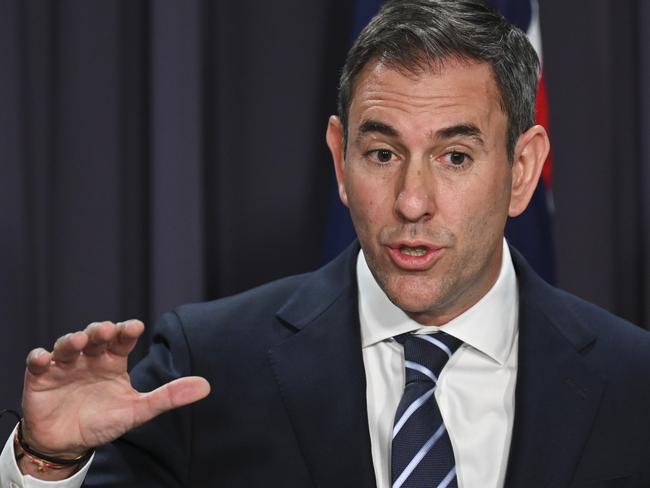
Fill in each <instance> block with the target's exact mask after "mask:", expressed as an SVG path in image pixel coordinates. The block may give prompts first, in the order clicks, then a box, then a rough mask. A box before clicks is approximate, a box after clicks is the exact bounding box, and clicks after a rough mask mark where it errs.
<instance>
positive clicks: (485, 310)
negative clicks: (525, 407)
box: [357, 239, 519, 364]
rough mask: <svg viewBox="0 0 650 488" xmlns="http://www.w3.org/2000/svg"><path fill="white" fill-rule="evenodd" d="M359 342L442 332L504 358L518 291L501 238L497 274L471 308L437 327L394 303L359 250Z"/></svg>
mask: <svg viewBox="0 0 650 488" xmlns="http://www.w3.org/2000/svg"><path fill="white" fill-rule="evenodd" d="M357 283H358V287H359V319H360V322H361V343H362V346H363V347H364V348H365V347H368V346H371V345H373V344H376V343H378V342H381V341H385V340H387V339H390V338H392V337H394V336H397V335H400V334H404V333H406V332H415V333H417V334H419V333H427V334H431V333H434V332H437V331H438V330H440V329H441V328H442V327H444V331H445V332H446V333H448V334H450V335H453V336H454V337H457V338H458V339H461V340H462V341H463V342H464V343H465V344H468V345H470V346H472V347H474V348H475V349H477V350H479V351H481V352H482V353H484V354H486V355H487V356H489V357H490V358H492V359H493V360H495V361H497V362H498V363H500V364H504V363H505V362H506V360H507V359H508V356H509V354H510V350H511V349H512V345H513V343H514V339H515V337H516V334H517V323H518V317H517V316H518V309H519V307H518V302H519V298H518V293H517V278H516V275H515V270H514V266H513V265H512V258H511V257H510V250H509V249H508V244H507V243H506V240H505V239H504V240H503V254H502V260H501V269H500V271H499V277H498V278H497V280H496V282H495V283H494V285H493V286H492V288H490V290H489V291H488V292H487V293H486V294H485V295H484V296H483V298H481V299H480V300H479V301H478V302H477V303H475V304H474V305H473V306H472V307H471V308H469V309H468V310H466V311H465V312H463V313H462V314H461V315H459V316H458V317H456V318H455V319H453V320H451V321H449V322H448V323H446V324H444V325H443V326H440V327H435V326H423V325H422V324H419V323H418V322H415V321H414V320H412V319H411V318H409V317H408V316H407V315H406V313H404V311H402V310H401V309H400V308H398V307H397V306H396V305H394V304H393V303H392V302H391V301H390V299H389V298H388V296H386V294H385V293H384V291H383V290H382V289H381V287H380V286H379V284H378V283H377V281H376V280H375V278H374V276H373V275H372V273H371V272H370V269H369V268H368V264H367V263H366V259H365V257H364V255H363V251H362V250H361V251H359V255H358V257H357Z"/></svg>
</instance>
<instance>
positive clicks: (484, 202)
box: [0, 0, 650, 488]
mask: <svg viewBox="0 0 650 488" xmlns="http://www.w3.org/2000/svg"><path fill="white" fill-rule="evenodd" d="M537 72H538V62H537V58H536V56H535V54H534V51H533V49H532V47H531V46H530V45H529V44H528V41H527V40H526V37H525V35H524V34H523V33H522V32H520V31H518V30H517V29H515V28H513V27H511V26H510V25H508V24H507V23H506V22H505V21H504V20H503V18H501V17H500V16H499V15H498V14H496V13H495V12H494V11H493V10H491V9H489V8H488V7H486V6H484V5H483V4H482V3H480V2H478V1H477V0H462V1H455V0H454V1H452V0H406V1H393V2H389V3H388V4H386V5H385V6H384V7H383V8H382V10H381V12H380V13H379V14H378V16H377V17H375V18H374V19H373V20H372V21H371V23H370V24H369V25H368V26H367V27H366V28H365V29H364V31H363V32H362V33H361V34H360V36H359V39H358V40H357V41H356V43H355V45H354V46H353V48H352V49H351V51H350V53H349V56H348V59H347V61H346V65H345V67H344V70H343V74H342V77H341V86H340V103H339V117H331V118H330V121H329V124H328V128H327V143H328V146H329V148H330V150H331V152H332V156H333V160H334V167H335V171H336V176H337V181H338V185H339V193H340V196H341V199H342V201H343V202H344V203H345V204H346V205H347V206H348V207H349V208H350V212H351V215H352V219H353V222H354V225H355V228H356V231H357V235H358V238H359V244H360V248H359V244H356V243H355V244H354V245H353V246H351V247H350V248H349V249H348V250H347V251H345V252H344V253H343V254H342V255H341V256H339V257H338V258H337V259H336V260H335V261H333V262H332V263H330V264H329V265H327V266H326V267H324V268H323V269H321V270H318V271H316V272H314V273H310V274H306V275H302V276H294V277H290V278H286V279H284V280H280V281H278V282H275V283H271V284H269V285H265V286H263V287H260V288H258V289H255V290H251V291H249V292H246V293H243V294H241V295H237V296H235V297H231V298H227V299H224V300H219V301H216V302H211V303H206V304H198V305H189V306H184V307H180V308H178V309H177V310H176V311H174V312H172V313H170V314H168V315H166V316H164V317H163V319H162V321H161V323H160V324H159V326H158V328H157V330H156V334H155V336H154V339H153V345H152V347H151V350H150V353H149V355H148V356H147V357H146V358H145V359H144V360H143V361H142V362H141V363H140V364H139V365H138V366H137V367H136V368H135V370H134V371H133V372H132V375H131V378H129V376H128V375H127V374H126V357H127V355H128V353H129V352H130V351H131V349H132V348H133V345H134V344H135V341H136V340H137V338H138V336H139V335H140V334H141V333H142V330H143V326H142V324H141V323H140V322H137V321H128V322H125V323H122V324H112V323H108V322H105V323H99V324H91V325H90V326H89V327H88V328H87V329H86V330H85V331H83V332H76V333H74V334H71V335H68V336H64V337H62V338H61V339H59V341H57V343H56V344H55V345H54V348H53V351H52V352H48V351H45V350H42V349H39V350H35V351H32V352H31V353H30V355H29V357H28V359H27V372H26V375H25V389H24V394H23V409H24V419H23V421H22V423H21V432H19V435H18V436H16V437H15V438H12V439H10V440H9V441H8V443H7V445H6V447H5V450H4V451H3V454H2V458H1V461H0V462H1V463H2V471H1V474H0V476H2V484H3V486H5V485H10V483H15V485H16V486H25V487H31V486H51V485H49V484H47V485H45V484H39V482H38V481H36V480H35V479H34V478H32V477H29V476H22V475H21V474H20V471H19V469H20V470H22V472H23V473H28V474H31V475H33V476H35V477H37V478H41V479H49V480H64V481H61V482H60V486H67V487H73V486H74V487H76V486H79V485H80V484H81V482H82V481H83V478H84V477H86V485H87V486H138V487H141V486H174V487H178V486H227V487H231V486H242V487H256V486H274V487H275V486H277V487H308V486H319V487H355V488H358V487H373V486H378V487H381V488H385V487H388V486H393V487H402V486H403V487H407V486H414V487H416V486H443V487H444V486H461V487H472V488H473V487H493V486H498V487H500V486H508V487H567V486H572V487H605V486H607V487H614V486H617V487H618V486H626V487H647V486H650V464H649V463H647V462H646V459H647V457H648V456H647V452H646V449H648V448H649V447H650V429H649V428H648V427H649V422H648V412H649V411H650V389H649V388H648V378H649V377H650V355H649V354H648V352H649V351H650V337H649V336H648V334H647V333H645V332H644V331H642V330H641V329H639V328H636V327H634V326H631V325H630V324H627V323H625V322H623V321H622V320H620V319H617V318H615V317H613V316H611V315H609V314H608V313H606V312H604V311H602V310H600V309H598V308H596V307H594V306H592V305H589V304H587V303H585V302H582V301H580V300H579V299H577V298H575V297H572V296H570V295H568V294H566V293H563V292H561V291H558V290H556V289H553V288H551V287H550V286H548V285H547V284H545V283H544V282H542V281H541V280H540V279H539V278H538V277H537V276H536V275H535V274H534V273H533V272H532V271H531V269H530V268H529V267H528V265H527V264H526V263H525V261H524V260H523V258H522V257H521V256H519V255H518V254H517V252H516V251H515V250H511V249H509V248H508V246H507V245H506V244H505V242H504V240H503V229H504V226H505V221H506V219H507V218H508V216H510V217H514V216H517V215H519V214H520V213H521V212H523V210H524V209H525V208H526V205H527V204H528V201H529V200H530V197H531V195H532V193H533V190H534V188H535V186H536V184H537V180H538V178H539V174H540V172H541V168H542V165H543V162H544V160H545V158H546V155H547V153H548V149H549V143H548V138H547V135H546V133H545V131H544V129H543V128H542V127H540V126H535V125H533V124H534V123H533V121H534V99H535V92H536V83H537ZM431 345H433V346H431ZM427 348H428V349H427ZM425 349H426V352H423V351H425ZM432 355H437V356H438V357H442V358H443V359H444V361H447V362H446V365H445V364H442V365H441V367H442V368H443V369H441V370H440V371H436V372H435V373H434V372H433V367H432V366H431V367H430V366H429V361H430V357H432ZM444 361H443V363H444ZM189 375H198V376H189ZM418 375H419V376H418ZM130 382H132V383H133V386H134V387H135V388H136V389H137V390H138V391H151V390H154V389H155V390H154V391H153V392H151V393H146V394H141V393H138V392H137V391H136V390H134V389H132V387H131V383H130ZM210 385H211V386H212V388H213V389H214V391H213V392H212V393H211V394H210V395H209V396H207V397H206V395H208V392H209V390H210ZM422 386H424V389H420V390H414V388H415V389H417V388H421V387H422ZM413 391H417V394H416V396H415V397H412V398H411V400H407V399H408V398H409V395H410V394H411V393H412V392H413ZM204 397H205V398H204ZM201 398H204V399H203V400H202V401H198V402H196V403H193V404H192V405H191V406H187V407H184V408H179V409H175V410H173V411H171V412H168V411H169V410H171V409H174V408H175V407H181V406H183V405H186V404H189V403H192V402H195V401H197V400H199V399H201ZM413 399H414V400H413ZM162 412H167V413H165V414H163V415H160V416H159V417H156V418H155V419H154V420H151V421H149V420H150V419H152V418H153V417H155V416H156V415H158V414H160V413H162ZM427 422H428V423H429V424H431V425H429V424H427ZM429 428H430V429H431V430H428V431H427V430H426V429H429ZM423 440H424V441H426V442H421V441H423ZM94 448H97V451H96V453H95V455H94V458H92V459H91V460H90V461H88V457H89V455H90V453H91V452H92V451H91V450H92V449H94ZM16 458H17V459H16ZM39 468H40V471H39ZM66 478H67V479H66Z"/></svg>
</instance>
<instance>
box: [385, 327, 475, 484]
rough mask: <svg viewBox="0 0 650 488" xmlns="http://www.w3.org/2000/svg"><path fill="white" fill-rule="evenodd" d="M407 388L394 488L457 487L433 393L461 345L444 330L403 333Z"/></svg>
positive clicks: (398, 417) (396, 430)
mask: <svg viewBox="0 0 650 488" xmlns="http://www.w3.org/2000/svg"><path fill="white" fill-rule="evenodd" d="M395 339H396V340H398V341H399V342H401V343H402V344H403V345H404V360H405V361H404V366H405V373H406V386H405V387H404V394H403V395H402V399H401V400H400V403H399V405H398V407H397V413H396V414H395V424H394V427H393V453H392V464H391V469H392V481H393V488H430V487H438V488H445V487H454V488H455V487H457V486H458V484H457V481H456V463H455V461H454V452H453V450H452V448H451V442H450V440H449V435H448V434H447V431H446V429H445V424H444V423H443V421H442V416H441V415H440V409H439V408H438V404H437V403H436V399H435V396H434V391H435V389H436V383H437V381H438V375H440V372H441V371H442V368H443V367H444V366H445V364H447V361H448V360H449V358H450V357H451V355H452V354H453V353H454V352H455V351H456V349H458V347H460V345H461V343H462V341H461V340H459V339H456V338H455V337H452V336H450V335H448V334H445V333H444V332H438V333H437V334H431V335H425V334H404V335H402V336H399V337H396V338H395Z"/></svg>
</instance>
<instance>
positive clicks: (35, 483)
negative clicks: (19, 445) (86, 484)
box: [0, 429, 95, 488]
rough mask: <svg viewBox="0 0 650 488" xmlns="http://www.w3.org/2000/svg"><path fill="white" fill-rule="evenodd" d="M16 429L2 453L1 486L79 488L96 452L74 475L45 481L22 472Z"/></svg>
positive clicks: (0, 464)
mask: <svg viewBox="0 0 650 488" xmlns="http://www.w3.org/2000/svg"><path fill="white" fill-rule="evenodd" d="M15 435H16V429H14V431H13V432H12V433H11V435H10V436H9V439H8V440H7V442H6V444H5V447H4V449H3V450H2V453H1V454H0V486H2V487H3V488H48V487H50V488H51V487H56V488H79V487H80V486H81V484H82V483H83V481H84V478H85V477H86V473H87V472H88V469H89V468H90V463H91V462H92V461H93V458H94V457H95V454H94V453H93V455H92V457H91V458H90V459H89V460H88V462H87V463H86V465H85V466H84V467H83V468H82V469H80V470H79V471H77V472H76V473H75V474H74V476H71V477H70V478H67V479H65V480H62V481H43V480H39V479H36V478H34V477H33V476H30V475H24V474H22V473H21V472H20V469H19V468H18V464H17V463H16V455H15V453H14V436H15Z"/></svg>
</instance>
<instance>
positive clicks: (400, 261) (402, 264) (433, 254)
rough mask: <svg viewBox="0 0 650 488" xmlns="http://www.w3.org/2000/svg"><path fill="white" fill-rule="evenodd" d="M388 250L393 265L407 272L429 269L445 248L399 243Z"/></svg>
mask: <svg viewBox="0 0 650 488" xmlns="http://www.w3.org/2000/svg"><path fill="white" fill-rule="evenodd" d="M387 248H388V254H389V255H390V257H391V260H392V261H393V263H394V264H395V265H396V266H397V267H398V268H400V269H403V270H407V271H425V270H427V269H429V268H430V267H431V266H433V264H434V263H435V262H436V261H437V260H438V258H439V257H440V255H441V254H442V252H443V248H441V247H438V246H434V245H432V244H429V243H423V242H398V243H394V244H390V245H388V246H387Z"/></svg>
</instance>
